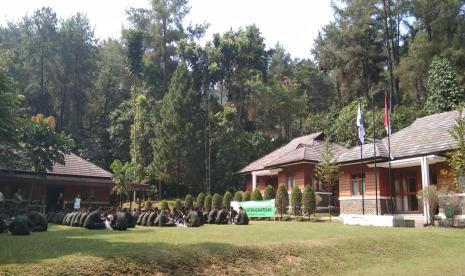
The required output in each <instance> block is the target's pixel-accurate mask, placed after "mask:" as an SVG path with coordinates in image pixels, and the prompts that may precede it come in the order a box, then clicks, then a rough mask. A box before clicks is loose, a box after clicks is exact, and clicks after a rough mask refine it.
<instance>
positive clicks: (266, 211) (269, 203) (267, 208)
mask: <svg viewBox="0 0 465 276" xmlns="http://www.w3.org/2000/svg"><path fill="white" fill-rule="evenodd" d="M274 202H275V201H274V199H271V200H259V201H242V202H237V201H233V202H231V206H232V207H233V208H234V209H236V206H237V208H239V207H242V208H244V210H245V212H246V213H247V216H249V218H274V214H275V212H276V209H275V204H274Z"/></svg>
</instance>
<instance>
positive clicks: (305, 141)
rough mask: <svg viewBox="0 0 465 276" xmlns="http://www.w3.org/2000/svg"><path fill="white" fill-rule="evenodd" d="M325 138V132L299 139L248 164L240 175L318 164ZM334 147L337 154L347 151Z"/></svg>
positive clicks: (340, 147) (337, 146)
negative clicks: (300, 164) (293, 165)
mask: <svg viewBox="0 0 465 276" xmlns="http://www.w3.org/2000/svg"><path fill="white" fill-rule="evenodd" d="M323 138H324V134H323V132H316V133H313V134H310V135H305V136H301V137H297V138H295V139H293V140H292V141H290V142H289V143H288V144H286V145H284V146H282V147H280V148H278V149H277V150H275V151H273V152H271V153H269V154H267V155H265V156H263V157H262V158H260V159H258V160H256V161H254V162H252V163H250V164H248V165H247V166H245V167H244V168H243V169H242V170H240V171H239V173H241V174H243V173H247V172H251V171H258V170H263V169H266V168H271V167H276V166H278V165H282V164H288V163H293V162H301V161H309V162H315V163H317V162H318V161H319V158H320V155H321V152H322V151H324V150H325V145H324V142H323ZM332 145H333V149H334V150H335V151H336V152H337V153H340V152H341V151H344V150H346V149H345V148H344V147H342V146H340V145H336V144H332Z"/></svg>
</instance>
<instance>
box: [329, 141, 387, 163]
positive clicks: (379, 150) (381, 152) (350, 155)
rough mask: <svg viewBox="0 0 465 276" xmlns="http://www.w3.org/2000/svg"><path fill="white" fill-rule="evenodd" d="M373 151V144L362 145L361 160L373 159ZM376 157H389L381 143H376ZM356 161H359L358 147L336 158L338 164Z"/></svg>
mask: <svg viewBox="0 0 465 276" xmlns="http://www.w3.org/2000/svg"><path fill="white" fill-rule="evenodd" d="M374 151H375V149H374V147H373V143H369V144H364V145H363V146H362V153H363V159H373V157H374V155H373V152H374ZM376 157H379V158H386V159H387V158H388V157H389V153H388V150H387V149H386V147H385V146H384V144H383V143H382V142H381V141H376ZM377 159H378V158H377ZM358 160H360V146H355V147H353V148H351V149H349V150H347V151H345V152H343V153H342V154H340V155H339V156H337V162H339V163H345V162H352V161H358Z"/></svg>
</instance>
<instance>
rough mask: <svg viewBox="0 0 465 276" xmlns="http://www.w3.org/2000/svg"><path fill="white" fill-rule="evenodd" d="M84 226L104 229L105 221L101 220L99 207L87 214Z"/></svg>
mask: <svg viewBox="0 0 465 276" xmlns="http://www.w3.org/2000/svg"><path fill="white" fill-rule="evenodd" d="M84 227H85V228H87V229H105V222H104V221H103V220H102V210H101V209H100V208H99V209H98V210H97V211H93V212H92V213H90V214H89V215H88V216H87V218H86V221H85V222H84Z"/></svg>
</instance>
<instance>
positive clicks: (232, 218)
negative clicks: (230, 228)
mask: <svg viewBox="0 0 465 276" xmlns="http://www.w3.org/2000/svg"><path fill="white" fill-rule="evenodd" d="M236 219H237V211H236V210H234V208H233V207H230V208H229V214H228V220H229V224H234V223H236Z"/></svg>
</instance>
